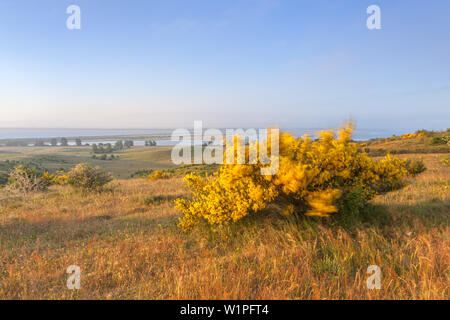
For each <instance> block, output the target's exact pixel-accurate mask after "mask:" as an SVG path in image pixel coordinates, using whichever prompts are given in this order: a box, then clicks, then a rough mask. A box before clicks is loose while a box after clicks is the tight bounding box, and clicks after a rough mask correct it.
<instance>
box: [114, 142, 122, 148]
mask: <svg viewBox="0 0 450 320" xmlns="http://www.w3.org/2000/svg"><path fill="white" fill-rule="evenodd" d="M114 149H116V150H122V149H123V141H122V140H119V141H116V144H115V145H114Z"/></svg>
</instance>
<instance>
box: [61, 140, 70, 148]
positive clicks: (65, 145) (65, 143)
mask: <svg viewBox="0 0 450 320" xmlns="http://www.w3.org/2000/svg"><path fill="white" fill-rule="evenodd" d="M61 145H62V146H63V147H67V146H68V145H69V144H68V142H67V139H66V138H61Z"/></svg>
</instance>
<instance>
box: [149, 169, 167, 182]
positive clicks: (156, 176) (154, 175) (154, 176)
mask: <svg viewBox="0 0 450 320" xmlns="http://www.w3.org/2000/svg"><path fill="white" fill-rule="evenodd" d="M148 178H149V179H150V180H151V181H155V180H159V179H168V178H170V175H169V174H167V173H165V172H164V171H161V170H155V171H153V172H152V173H150V174H149V175H148Z"/></svg>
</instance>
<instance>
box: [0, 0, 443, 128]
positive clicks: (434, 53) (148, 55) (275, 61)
mask: <svg viewBox="0 0 450 320" xmlns="http://www.w3.org/2000/svg"><path fill="white" fill-rule="evenodd" d="M71 4H76V5H78V6H80V8H81V30H68V29H67V28H66V19H67V17H68V16H69V15H68V14H67V13H66V8H67V7H68V6H69V5H71ZM371 4H376V5H379V6H380V8H381V24H382V29H381V30H368V29H367V27H366V19H367V18H368V16H369V15H368V14H367V13H366V9H367V7H368V6H369V5H371ZM0 40H1V41H0V127H72V128H162V127H166V128H168V127H170V128H173V127H191V126H192V125H193V121H194V120H203V121H204V125H205V126H207V127H261V126H267V125H280V126H281V127H284V128H288V127H331V126H336V125H339V124H341V123H342V122H343V121H345V120H346V119H348V118H350V117H351V118H353V119H354V120H356V122H357V125H358V127H360V128H388V129H389V128H396V129H405V130H415V129H419V128H428V129H443V128H447V127H450V1H447V0H440V1H437V0H430V1H417V0H412V1H406V0H405V1H392V0H390V1H378V0H371V1H365V0H341V1H336V0H328V1H325V0H323V1H322V0H316V1H312V0H310V1H300V0H291V1H288V0H226V1H225V0H223V1H219V0H217V1H211V0H209V1H207V0H202V1H200V0H183V1H181V0H180V1H174V0H164V1H162V0H161V1H151V0H150V1H137V0H135V1H100V0H72V1H63V0H53V1H50V0H41V1H31V0H29V1H23V0H2V1H1V2H0Z"/></svg>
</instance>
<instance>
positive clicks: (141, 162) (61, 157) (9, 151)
mask: <svg viewBox="0 0 450 320" xmlns="http://www.w3.org/2000/svg"><path fill="white" fill-rule="evenodd" d="M170 152H171V147H166V146H164V147H131V148H129V149H124V150H120V151H115V152H114V153H113V154H114V156H118V157H119V158H118V159H115V160H99V159H93V158H92V155H93V153H92V148H91V147H89V146H82V147H75V146H69V147H1V148H0V172H4V173H5V172H6V171H7V170H6V169H7V167H6V166H5V165H3V166H1V163H2V162H4V161H6V160H9V161H20V163H23V164H27V165H31V166H36V167H39V168H42V169H48V170H49V171H51V172H53V171H56V170H60V169H70V168H72V167H74V166H75V165H76V164H78V163H80V162H86V163H89V164H91V165H95V166H101V167H102V168H104V169H105V170H108V171H110V172H111V173H112V174H113V175H114V177H115V178H119V179H126V178H130V177H131V175H132V174H133V173H134V172H136V171H139V170H145V169H167V168H170V167H173V166H174V165H173V164H172V162H171V161H170ZM97 156H99V155H97Z"/></svg>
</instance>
